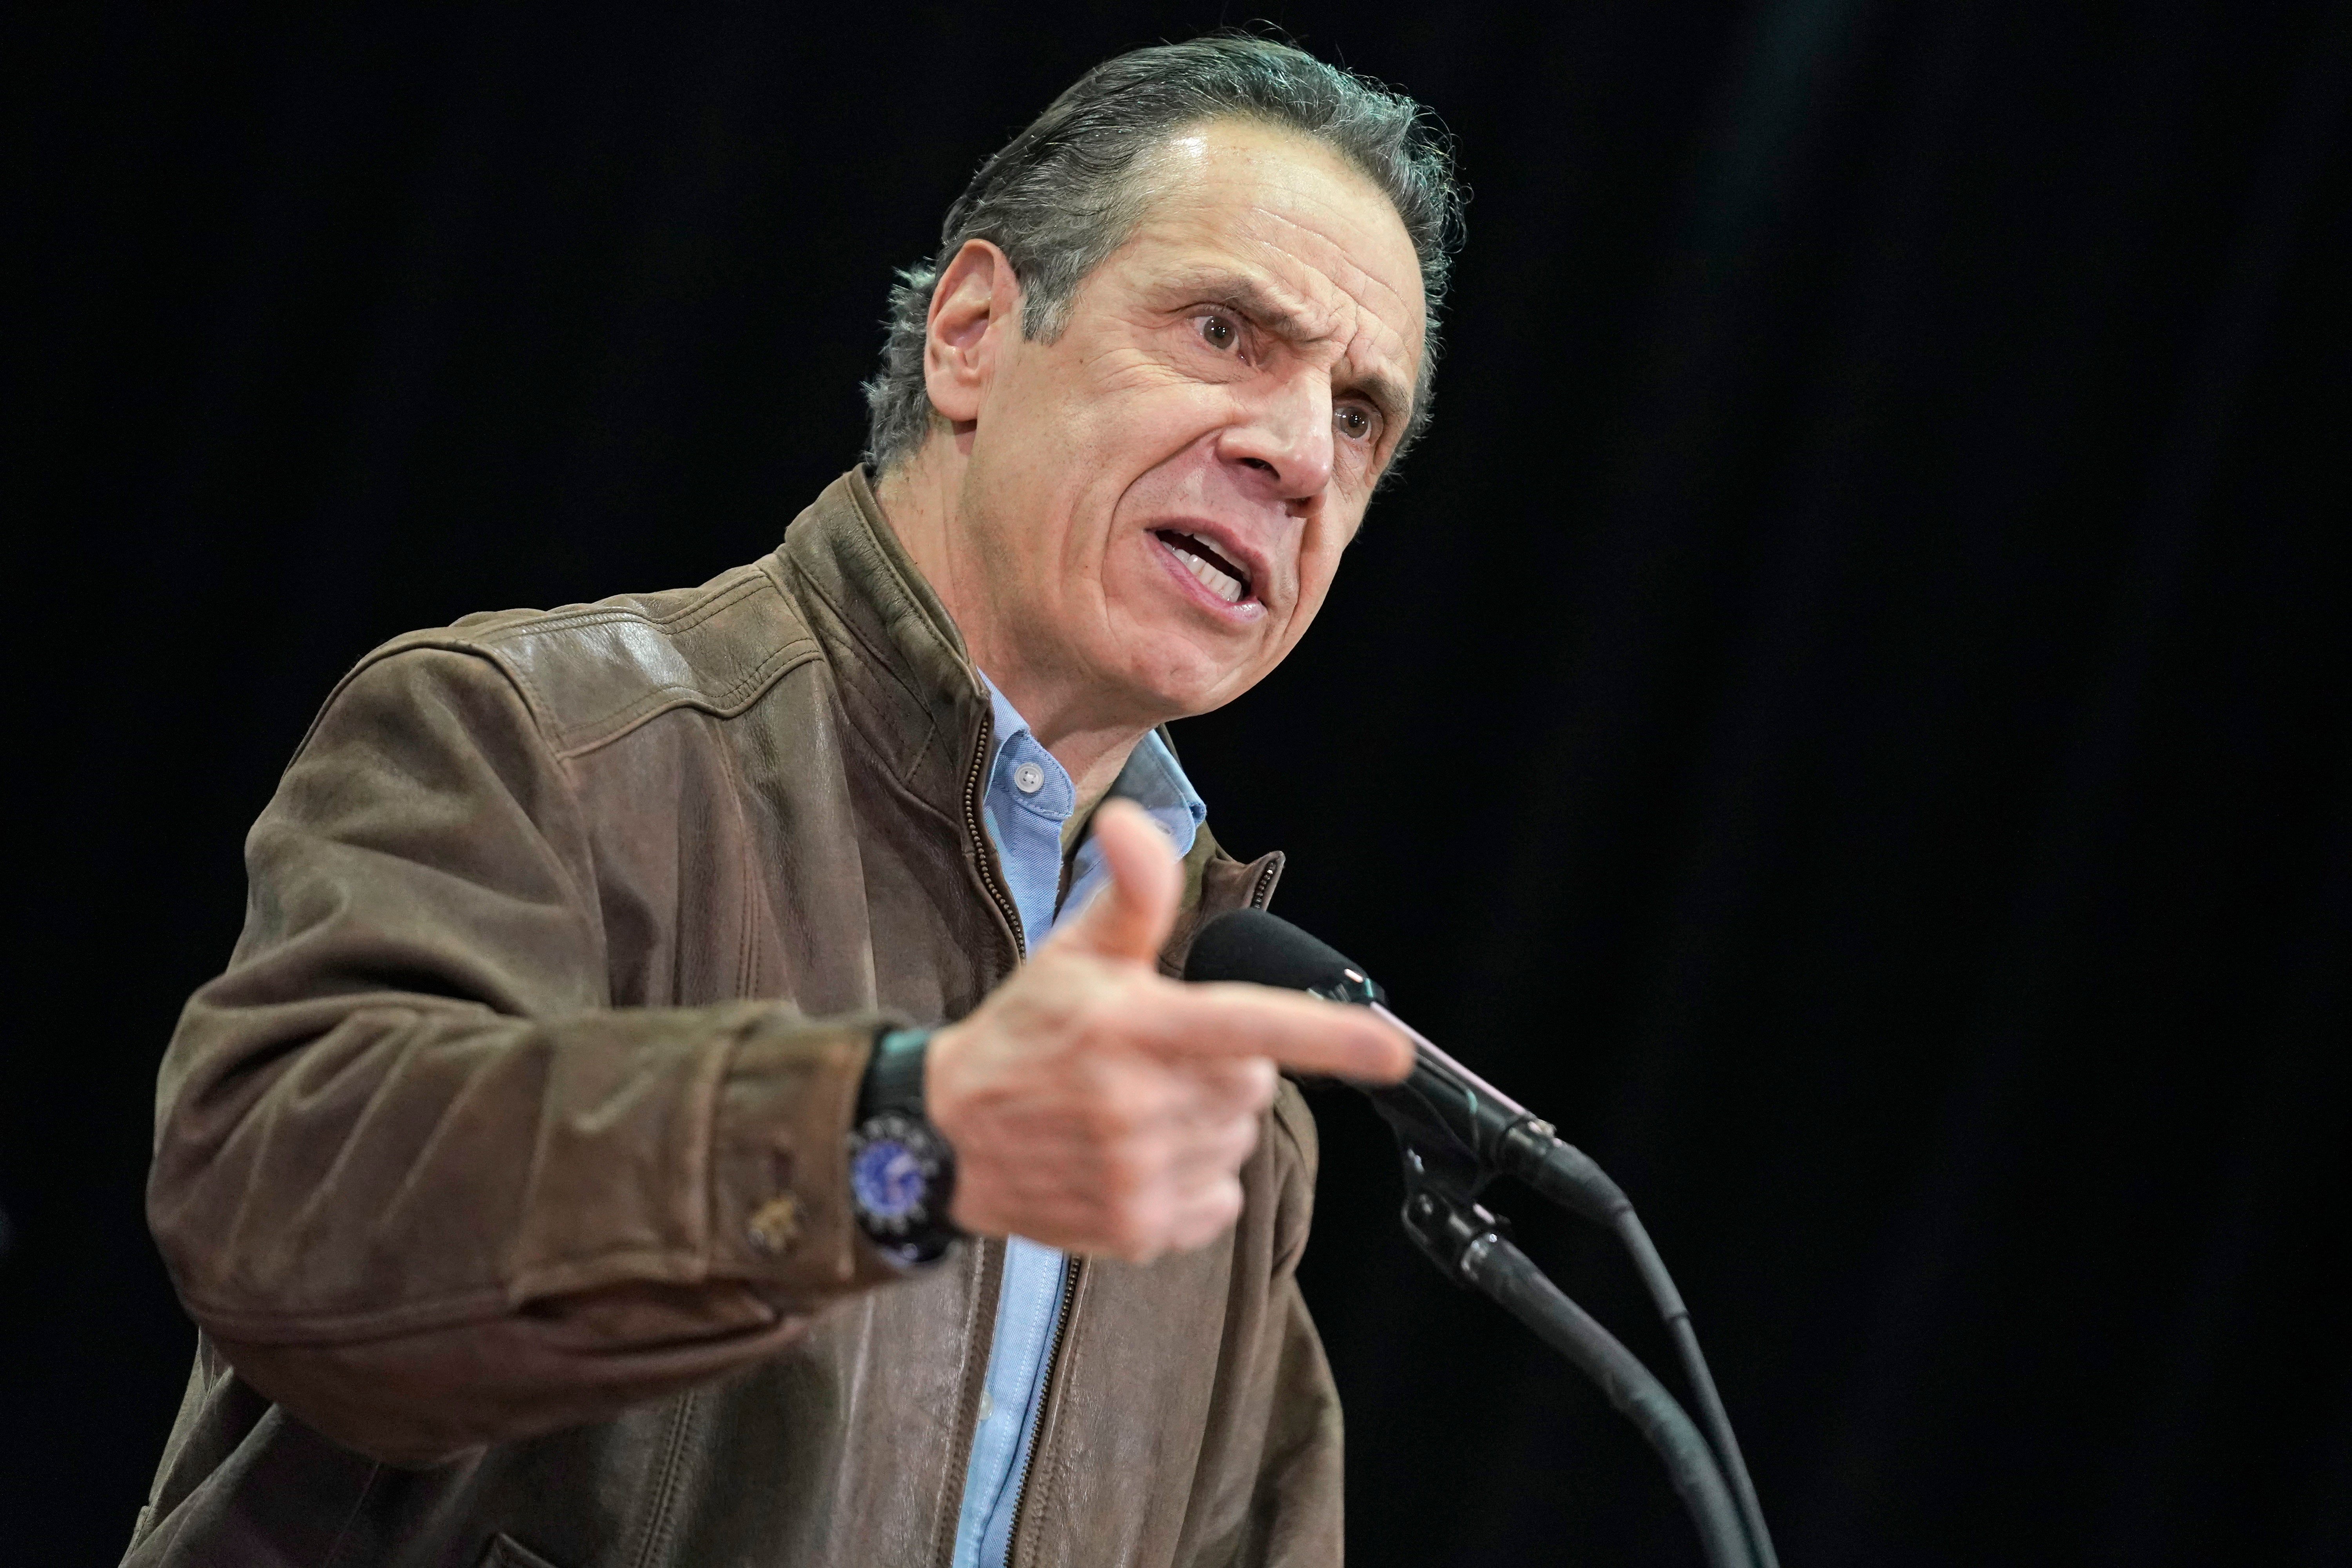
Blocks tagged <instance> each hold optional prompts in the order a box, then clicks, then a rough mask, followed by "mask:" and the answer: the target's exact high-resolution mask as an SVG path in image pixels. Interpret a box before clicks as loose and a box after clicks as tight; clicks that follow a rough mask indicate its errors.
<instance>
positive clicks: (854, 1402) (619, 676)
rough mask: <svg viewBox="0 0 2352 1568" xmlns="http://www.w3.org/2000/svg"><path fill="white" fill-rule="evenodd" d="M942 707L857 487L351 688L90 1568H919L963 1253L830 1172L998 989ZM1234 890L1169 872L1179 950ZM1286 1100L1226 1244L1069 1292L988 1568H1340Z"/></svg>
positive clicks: (990, 896) (994, 943)
mask: <svg viewBox="0 0 2352 1568" xmlns="http://www.w3.org/2000/svg"><path fill="white" fill-rule="evenodd" d="M989 726H990V714H989V703H988V701H987V700H986V698H985V696H984V695H983V694H982V689H981V687H980V685H979V683H978V681H977V679H976V678H975V676H974V673H973V671H972V669H971V665H970V663H969V661H968V660H967V658H966V656H965V654H964V651H963V646H962V642H961V638H960V637H958V635H957V633H956V630H955V627H954V626H953V625H952V624H951V623H950V621H949V619H948V616H947V614H946V612H945V610H944V609H943V608H942V607H941V605H940V603H939V601H938V599H937V598H936V597H935V596H934V595H932V593H931V592H930V590H929V587H928V586H927V585H926V584H924V583H923V581H922V580H921V578H920V577H919V575H918V574H917V573H916V571H915V569H914V566H913V563H911V562H910V561H909V560H908V557H907V555H906V554H905V552H903V551H902V550H901V548H900V547H899V545H898V542H897V540H896V538H895V537H894V536H893V535H892V533H891V531H890V529H889V526H888V524H887V522H886V521H884V520H883V518H882V515H881V512H880V510H879V509H878V508H877V506H876V504H875V501H874V497H873V493H872V491H871V490H870V489H868V487H867V485H866V479H865V477H864V476H863V474H862V473H859V472H855V471H853V472H852V473H851V474H849V475H847V476H845V478H843V479H840V480H839V481H837V482H835V484H834V485H832V486H831V487H829V488H828V489H826V490H825V492H824V495H823V496H822V497H820V498H819V499H818V500H817V502H816V504H815V505H814V506H813V507H811V508H810V509H809V510H807V511H805V512H803V514H802V515H801V516H800V518H799V519H797V520H796V521H794V522H793V525H792V527H791V529H790V530H789V531H787V532H786V534H785V537H784V542H783V545H782V548H781V549H780V550H778V551H777V552H775V553H774V554H772V555H770V556H768V557H767V558H765V559H764V560H761V561H760V562H757V563H754V564H752V565H750V566H746V567H743V568H741V569H740V570H738V571H734V572H730V573H728V574H725V575H723V576H721V577H719V578H716V579H714V580H713V581H711V582H710V583H708V584H704V585H703V586H702V587H700V588H696V589H691V590H685V591H680V592H675V593H667V594H657V595H647V596H644V597H626V598H618V599H610V600H606V601H605V602H604V603H602V604H598V605H579V606H573V607H572V608H569V609H562V610H556V611H551V612H546V613H540V612H535V611H511V612H506V613H501V614H497V615H488V616H469V617H467V619H465V620H463V621H460V622H458V623H457V625H456V626H451V627H448V628H446V629H445V630H440V631H431V632H420V633H416V634H414V635H412V636H409V637H401V638H399V639H397V640H396V641H394V642H392V643H389V644H387V645H385V646H384V647H382V648H379V649H377V650H376V651H375V652H374V653H373V654H371V655H370V656H369V657H368V658H366V659H365V660H364V661H362V663H361V665H360V667H359V668H357V669H355V670H353V671H352V674H351V675H350V676H349V677H347V678H346V679H344V681H343V682H342V684H341V686H340V687H339V688H338V689H336V690H335V692H334V693H333V695H332V696H331V697H330V698H329V699H328V700H327V703H326V706H325V708H324V710H322V711H321V713H320V716H319V719H318V721H316V723H315V724H314V725H313V726H312V728H311V731H310V734H309V736H308V737H307V738H305V740H304V741H303V742H302V745H301V748H300V750H299V752H297V753H296V755H295V758H294V761H293V762H292V763H291V764H290V765H289V767H288V769H287V772H286V774H285V777H284V779H283V781H282V782H281V784H279V786H278V794H277V796H276V798H275V799H274V800H273V801H272V802H271V803H270V805H269V807H268V810H267V811H266V812H265V813H263V815H262V816H261V819H260V821H259V822H258V823H257V824H256V826H255V827H254V829H253V833H252V836H251V837H250V839H249V840H248V843H247V862H248V866H249V869H250V873H251V884H252V892H251V898H250V902H249V907H248V910H247V920H246V926H245V932H244V935H243V937H242V939H241V940H240V941H239V942H238V944H237V948H236V954H235V956H234V958H233V959H232V960H231V963H230V964H229V967H228V970H227V973H225V974H223V975H222V976H221V977H220V978H219V979H217V980H215V981H214V982H212V983H211V984H208V985H206V986H205V988H204V989H203V990H201V991H199V992H198V993H197V994H195V996H194V998H193V999H192V1000H191V1001H190V1003H189V1004H188V1008H187V1011H186V1013H185V1015H184V1017H183V1018H182V1020H181V1024H180V1027H179V1031H178V1033H177V1035H176V1036H175V1037H174V1038H173V1042H172V1045H171V1048H170V1051H169V1053H168V1054H167V1056H166V1057H165V1058H164V1062H163V1073H162V1078H161V1081H160V1083H159V1086H158V1089H157V1096H156V1136H155V1165H154V1172H153V1174H152V1179H151V1182H150V1184H149V1189H148V1210H149V1216H150V1220H151V1223H152V1226H153V1227H154V1232H155V1237H156V1239H157V1241H158V1243H159V1244H160V1245H161V1247H162V1249H163V1257H164V1259H165V1261H166V1263H167V1264H168V1265H169V1267H170V1268H171V1272H172V1278H173V1282H174V1283H175V1284H176V1286H177V1287H178V1289H179V1292H180V1298H181V1300H183V1301H184V1303H185V1304H186V1306H187V1309H188V1311H189V1313H190V1314H191V1315H192V1316H193V1317H194V1319H195V1321H196V1322H197V1324H198V1325H199V1326H200V1328H201V1330H202V1332H201V1334H200V1336H199V1339H198V1342H197V1352H196V1363H195V1368H194V1373H193V1374H192V1375H191V1377H190V1380H189V1384H188V1390H187V1394H186V1396H185V1398H184V1401H183V1403H182V1405H181V1408H180V1414H179V1418H178V1420H177V1422H176V1423H175V1424H174V1426H173V1431H172V1436H171V1441H170V1444H169V1446H168V1447H167V1448H166V1450H165V1452H164V1456H163V1464H162V1466H161V1468H160V1469H159V1471H158V1473H157V1475H156V1478H155V1485H154V1489H153V1492H152V1495H151V1497H150V1498H149V1500H148V1504H147V1506H146V1508H145V1509H143V1510H141V1513H140V1516H139V1521H138V1525H137V1530H136V1533H135V1535H134V1536H133V1539H132V1542H131V1549H130V1552H129V1555H128V1556H127V1558H126V1559H125V1562H126V1563H136V1564H141V1565H147V1564H165V1563H170V1564H193V1563H207V1564H211V1563H219V1564H232V1563H233V1564H237V1565H239V1568H263V1565H271V1564H281V1563H282V1564H295V1563H299V1564H303V1565H304V1568H325V1565H328V1564H334V1565H337V1568H343V1565H349V1568H360V1565H363V1564H370V1565H372V1564H400V1565H403V1568H409V1565H416V1568H422V1565H425V1564H434V1565H437V1568H474V1565H476V1564H498V1563H523V1564H538V1563H549V1564H553V1565H554V1568H592V1565H596V1568H602V1565H605V1564H612V1565H615V1568H619V1565H624V1564H625V1565H628V1568H639V1565H645V1564H656V1563H662V1564H667V1563H677V1564H719V1563H729V1564H734V1563H743V1564H754V1563H757V1564H771V1563H772V1564H777V1565H779V1568H782V1565H783V1564H792V1565H793V1568H816V1565H820V1564H841V1565H845V1568H846V1565H848V1564H859V1565H872V1564H898V1563H905V1564H929V1563H940V1564H944V1563H946V1562H947V1561H948V1556H949V1552H950V1548H951V1545H952V1542H953V1538H954V1531H955V1523H956V1518H957V1512H958V1508H959V1505H960V1502H961V1494H962V1489H963V1479H964V1468H965V1461H966V1457H967V1450H968V1447H969V1445H970V1443H971V1431H972V1426H973V1422H974V1417H975V1414H976V1411H977V1406H978V1403H979V1399H980V1395H981V1383H982V1370H983V1368H984V1367H985V1365H986V1363H987V1360H988V1350H989V1336H990V1333H991V1331H992V1327H993V1324H994V1317H995V1305H996V1282H997V1279H998V1274H999V1270H1000V1268H1001V1267H1002V1261H1003V1247H1002V1246H1001V1244H998V1243H993V1242H990V1243H984V1244H979V1243H967V1244H964V1245H962V1246H961V1247H958V1248H957V1249H956V1251H955V1252H954V1253H953V1254H951V1255H950V1258H949V1259H948V1260H946V1261H944V1262H942V1263H941V1264H940V1265H938V1266H936V1267H934V1268H930V1269H929V1270H927V1271H924V1272H922V1273H920V1274H919V1275H918V1276H915V1277H913V1278H904V1279H902V1278H899V1277H898V1276H897V1275H896V1274H895V1273H894V1271H893V1270H892V1268H890V1267H889V1266H888V1264H887V1262H886V1261H885V1260H883V1259H882V1258H880V1256H879V1255H878V1254H877V1253H875V1252H874V1251H872V1250H871V1249H870V1248H869V1247H866V1244H865V1243H864V1241H863V1240H862V1239H861V1238H860V1237H859V1235H858V1233H857V1231H856V1226H855V1225H854V1224H853V1223H852V1221H851V1219H850V1216H849V1214H848V1211H847V1207H846V1195H845V1185H846V1171H845V1163H844V1152H843V1135H844V1131H845V1128H846V1126H847V1124H848V1121H849V1113H850V1107H851V1102H852V1098H853V1096H854V1094H855V1090H856V1083H857V1079H858V1076H859V1074H860V1072H861V1071H862V1069H863V1067H864V1064H865V1059H866V1049H867V1045H868V1042H869V1041H870V1040H871V1038H872V1037H873V1034H874V1031H875V1029H876V1027H877V1024H879V1023H881V1022H883V1021H886V1020H892V1019H896V1020H932V1019H942V1018H953V1017H957V1016H961V1015H962V1014H963V1013H965V1012H966V1011H968V1010H969V1009H971V1007H972V1006H973V1005H975V1004H976V1003H978V1002H979V1000H980V999H981V997H982V994H985V993H986V992H987V991H988V990H989V988H990V987H992V985H994V984H996V983H997V982H999V981H1000V980H1002V979H1003V977H1004V976H1005V974H1006V973H1007V972H1009V971H1010V970H1011V969H1012V968H1013V965H1014V964H1015V963H1018V962H1019V959H1020V947H1019V942H1018V939H1017V938H1016V937H1015V935H1014V931H1015V929H1016V925H1015V922H1014V921H1013V914H1012V905H1011V903H1010V901H1009V900H1008V899H1007V897H1006V895H1005V892H1004V889H1003V884H1002V881H1001V879H1000V875H999V873H998V870H997V868H996V866H995V862H994V856H993V852H992V849H991V847H990V846H989V844H988V842H987V839H986V837H985V835H984V834H983V833H982V829H981V826H980V817H979V810H980V801H981V792H982V763H983V761H984V759H985V756H986V753H987V748H988V745H989V738H990V737H989ZM1280 868H1281V862H1280V859H1279V858H1278V857H1276V856H1267V857H1265V858H1263V859H1260V860H1257V861H1255V862H1253V863H1251V864H1248V865H1243V864H1240V863H1238V862H1236V861H1234V860H1233V859H1231V858H1227V857H1226V856H1225V855H1224V854H1223V852H1222V851H1220V850H1219V849H1218V848H1217V847H1216V845H1215V842H1214V840H1213V839H1212V838H1211V837H1209V836H1208V835H1207V834H1206V833H1203V834H1202V836H1201V838H1200V841H1199V846H1198V847H1196V849H1195V850H1194V852H1193V854H1192V857H1191V858H1189V860H1188V861H1187V909H1186V912H1185V914H1184V915H1183V916H1182V917H1181V919H1180V921H1179V925H1178V930H1177V933H1176V936H1175V939H1174V942H1172V943H1171V947H1170V950H1169V952H1168V953H1167V954H1166V955H1165V959H1164V962H1165V963H1166V964H1167V965H1168V967H1169V968H1170V970H1171V973H1172V972H1173V971H1174V969H1175V968H1176V967H1177V966H1178V965H1179V964H1180V963H1181V958H1182V953H1183V952H1184V949H1185V947H1186V945H1187V943H1188V942H1189V941H1190V935H1191V932H1192V930H1193V929H1194V927H1195V925H1196V924H1197V922H1198V920H1199V919H1200V918H1201V917H1202V916H1203V915H1205V914H1208V913H1211V912H1213V911H1215V910H1221V909H1225V908H1230V907H1234V906H1236V905H1239V904H1243V903H1245V902H1255V903H1263V902H1264V901H1265V899H1266V896H1267V895H1268V894H1269V893H1270V892H1271V890H1272V889H1273V884H1274V881H1275V879H1276V876H1277V875H1278V874H1279V871H1280ZM1314 1171H1315V1134H1314V1127H1313V1123H1312V1121H1310V1120H1309V1118H1308V1115H1307V1110H1306V1107H1305V1104H1304V1103H1303V1101H1302V1100H1300V1099H1299V1096H1298V1093H1297V1089H1295V1088H1293V1087H1291V1086H1290V1085H1288V1084H1287V1083H1286V1084H1285V1085H1284V1087H1283V1089H1282V1093H1281V1097H1280V1099H1279V1100H1278V1101H1277V1103H1276V1106H1275V1108H1274V1110H1273V1111H1272V1112H1271V1114H1270V1116H1269V1118H1268V1123H1267V1126H1266V1127H1265V1131H1264V1134H1263V1136H1262V1137H1261V1138H1260V1140H1259V1143H1258V1148H1257V1152H1256V1153H1255V1155H1254V1156H1253V1157H1252V1158H1251V1160H1250V1162H1249V1163H1248V1165H1247V1166H1246V1167H1245V1168H1244V1172H1243V1181H1244V1186H1245V1189H1246V1192H1247V1194H1248V1198H1247V1204H1246V1205H1245V1207H1244V1213H1243V1216H1242V1218H1241V1221H1240V1223H1239V1224H1238V1226H1236V1227H1235V1229H1234V1231H1233V1233H1232V1234H1231V1235H1230V1236H1229V1237H1226V1238H1225V1239H1223V1240H1222V1241H1220V1242H1217V1243H1215V1244H1213V1245H1212V1246H1210V1247H1205V1248H1203V1249H1202V1250H1201V1251H1198V1252H1194V1253H1191V1254H1187V1255H1184V1256H1181V1257H1174V1258H1163V1259H1162V1260H1160V1262H1158V1263H1155V1264H1153V1265H1151V1266H1150V1267H1148V1268H1134V1267H1129V1266H1127V1265H1124V1264H1120V1263H1118V1262H1113V1261H1108V1260H1104V1259H1089V1260H1087V1261H1084V1262H1082V1263H1081V1264H1079V1265H1078V1266H1077V1267H1076V1268H1075V1269H1074V1270H1073V1278H1074V1280H1075V1285H1074V1288H1073V1293H1072V1295H1071V1298H1070V1300H1069V1301H1068V1303H1067V1306H1068V1310H1067V1316H1066V1331H1064V1333H1063V1335H1062V1337H1061V1339H1060V1341H1059V1342H1058V1345H1057V1347H1056V1349H1055V1354H1054V1359H1053V1363H1052V1370H1051V1373H1050V1374H1049V1382H1048V1393H1047V1396H1046V1404H1045V1413H1044V1415H1043V1417H1042V1423H1043V1424H1042V1426H1041V1428H1040V1431H1039V1436H1038V1440H1037V1444H1036V1447H1035V1452H1034V1458H1033V1461H1032V1465H1031V1468H1030V1471H1029V1475H1028V1478H1027V1480H1026V1482H1025V1491H1024V1497H1023V1499H1022V1501H1021V1503H1020V1511H1019V1515H1018V1523H1017V1526H1016V1528H1015V1531H1014V1534H1013V1553H1012V1557H1013V1563H1014V1564H1015V1565H1016V1568H1032V1565H1035V1568H1044V1565H1046V1564H1068V1565H1073V1568H1076V1565H1084V1568H1107V1565H1109V1564H1114V1563H1138V1564H1142V1563H1150V1564H1159V1563H1321V1562H1336V1561H1337V1560H1338V1558H1339V1406H1338V1402H1337V1399H1336V1397H1335V1395H1334V1393H1333V1390H1332V1387H1331V1383H1330V1377H1329V1373H1328V1371H1327V1369H1326V1367H1325V1364H1324V1361H1323V1355H1322V1351H1321V1348H1320V1346H1319V1345H1318V1342H1317V1340H1316V1337H1315V1331H1314V1329H1313V1326H1312V1325H1311V1324H1310V1323H1309V1322H1308V1321H1307V1311H1306V1308H1305V1306H1304V1305H1303V1303H1302V1302H1301V1300H1300V1298H1299V1294H1298V1289H1297V1284H1296V1282H1295V1280H1294V1279H1293V1274H1292V1270H1293V1268H1294V1266H1295V1265H1296V1264H1297V1259H1298V1255H1299V1251H1300V1249H1301V1247H1303V1246H1304V1245H1305V1243H1306V1239H1307V1220H1308V1215H1309V1209H1310V1205H1311V1202H1312V1198H1313V1193H1314Z"/></svg>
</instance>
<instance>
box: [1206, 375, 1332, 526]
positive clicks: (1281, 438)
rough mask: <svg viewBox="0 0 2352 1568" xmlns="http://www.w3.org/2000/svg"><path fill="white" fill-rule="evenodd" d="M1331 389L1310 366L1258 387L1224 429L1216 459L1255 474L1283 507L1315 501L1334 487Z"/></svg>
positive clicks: (1252, 391)
mask: <svg viewBox="0 0 2352 1568" xmlns="http://www.w3.org/2000/svg"><path fill="white" fill-rule="evenodd" d="M1332 441H1333V437H1332V434H1331V388H1330V386H1329V384H1328V381H1327V380H1326V379H1325V377H1323V376H1322V375H1320V374H1316V372H1315V371H1313V370H1312V369H1309V368H1308V367H1307V366H1304V365H1302V366H1299V367H1297V371H1296V372H1294V374H1289V375H1283V376H1268V377H1265V378H1262V379H1260V380H1258V381H1257V382H1256V383H1255V384H1253V385H1252V387H1251V389H1250V392H1249V395H1248V396H1247V398H1246V400H1245V401H1244V403H1243V404H1242V405H1241V407H1240V408H1239V410H1238V411H1237V415H1236V417H1235V418H1234V422H1233V423H1232V424H1231V425H1228V426H1226V427H1225V430H1224V434H1223V437H1222V438H1221V439H1220V441H1219V443H1218V455H1219V456H1221V457H1223V458H1224V459H1225V461H1227V462H1229V463H1234V464H1237V465H1239V466H1240V467H1242V468H1246V469H1249V470H1252V471H1253V472H1254V473H1255V474H1256V475H1258V476H1260V480H1259V482H1261V483H1263V484H1264V485H1265V486H1266V488H1267V489H1270V490H1271V491H1272V492H1273V494H1274V495H1276V497H1278V498H1279V499H1280V500H1283V501H1284V502H1285V503H1296V502H1301V501H1307V500H1312V499H1314V498H1315V497H1316V496H1318V495H1320V494H1322V492H1323V489H1324V487H1325V486H1327V485H1328V484H1329V483H1330V482H1331V458H1332Z"/></svg>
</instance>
